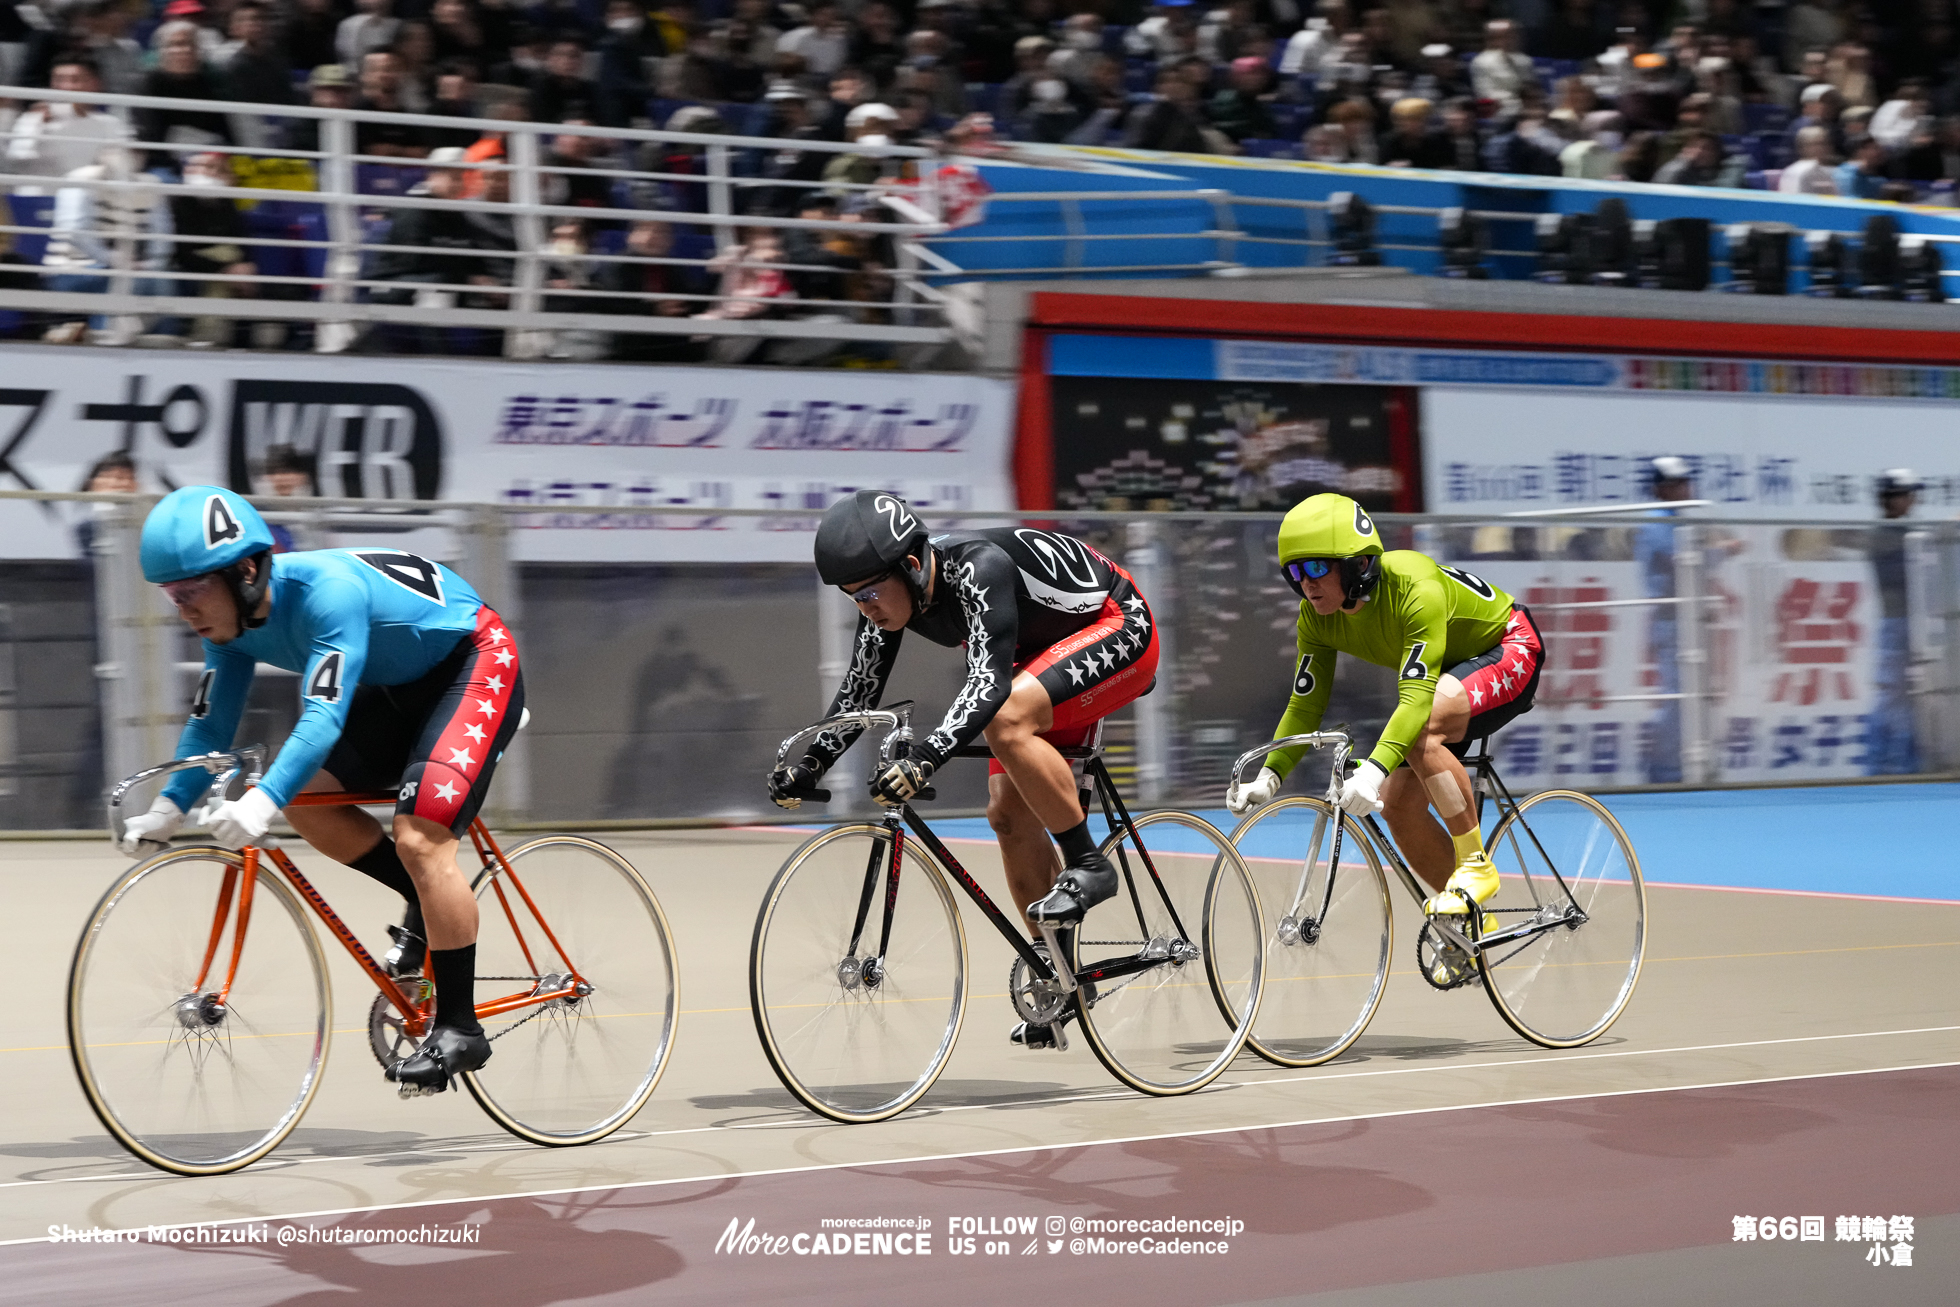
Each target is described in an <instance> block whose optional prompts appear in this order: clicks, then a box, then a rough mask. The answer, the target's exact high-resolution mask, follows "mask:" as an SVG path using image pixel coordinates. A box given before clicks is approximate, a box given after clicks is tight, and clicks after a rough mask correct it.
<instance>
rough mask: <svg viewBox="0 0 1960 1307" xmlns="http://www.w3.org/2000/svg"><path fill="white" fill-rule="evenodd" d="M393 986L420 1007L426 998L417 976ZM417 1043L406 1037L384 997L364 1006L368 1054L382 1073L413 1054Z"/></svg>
mask: <svg viewBox="0 0 1960 1307" xmlns="http://www.w3.org/2000/svg"><path fill="white" fill-rule="evenodd" d="M395 983H396V984H397V985H399V986H400V987H401V990H402V993H404V994H405V995H407V996H408V997H409V998H410V999H411V1000H413V1001H414V1002H417V1003H421V1002H424V1001H426V1000H427V998H428V997H429V982H428V981H427V980H425V979H423V978H422V977H420V976H414V977H409V976H402V977H398V978H397V979H396V980H395ZM421 1042H422V1041H421V1040H419V1039H416V1038H415V1037H413V1036H412V1035H410V1034H409V1033H408V1029H407V1025H406V1023H405V1022H404V1021H403V1020H402V1014H401V1013H400V1012H398V1011H396V1010H395V1005H394V1004H393V1003H390V1002H389V1001H388V996H387V995H386V994H376V995H375V996H374V1002H373V1003H371V1004H369V1005H368V1051H369V1052H371V1053H373V1054H374V1060H375V1061H377V1062H379V1063H380V1064H381V1069H382V1070H383V1071H386V1070H387V1069H388V1068H389V1067H391V1066H393V1065H394V1064H395V1063H397V1062H399V1061H401V1060H402V1059H403V1058H405V1057H407V1056H409V1055H410V1054H412V1053H413V1052H415V1050H416V1049H417V1048H418V1047H419V1046H420V1045H421Z"/></svg>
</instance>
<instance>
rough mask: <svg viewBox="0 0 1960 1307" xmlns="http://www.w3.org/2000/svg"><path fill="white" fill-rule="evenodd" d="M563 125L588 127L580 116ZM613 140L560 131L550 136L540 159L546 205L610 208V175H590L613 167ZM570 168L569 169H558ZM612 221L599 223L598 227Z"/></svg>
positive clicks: (602, 226)
mask: <svg viewBox="0 0 1960 1307" xmlns="http://www.w3.org/2000/svg"><path fill="white" fill-rule="evenodd" d="M565 125H566V126H567V127H590V126H591V125H592V124H591V123H590V122H589V121H587V120H585V119H580V118H568V119H566V120H565ZM612 147H613V143H612V142H611V141H609V140H607V139H606V138H605V137H603V136H587V135H586V134H585V133H583V132H560V133H558V135H556V136H554V137H552V138H551V150H550V152H549V153H548V154H546V156H545V158H544V160H543V170H544V176H543V178H542V181H541V189H542V191H543V195H544V202H545V203H546V204H561V205H564V206H566V207H568V208H579V209H610V208H612V207H613V193H612V188H613V184H612V178H610V177H601V176H595V175H593V174H594V173H596V172H599V171H603V170H605V169H608V168H612V167H615V166H617V165H616V162H615V161H614V159H613V158H612ZM563 169H571V170H572V171H570V172H566V171H561V170H563ZM611 225H612V224H608V223H600V224H598V227H599V228H602V229H603V228H605V227H608V226H611Z"/></svg>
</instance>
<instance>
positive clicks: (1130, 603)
mask: <svg viewBox="0 0 1960 1307" xmlns="http://www.w3.org/2000/svg"><path fill="white" fill-rule="evenodd" d="M816 557H817V570H818V573H819V574H820V575H821V576H822V577H823V580H824V582H825V583H826V584H829V585H836V586H838V587H840V588H841V589H843V591H844V592H845V593H846V594H848V595H850V596H851V598H852V599H853V600H854V601H855V602H856V603H857V605H858V626H857V635H856V638H855V640H854V642H853V645H852V653H851V664H850V668H849V670H848V671H847V672H846V673H845V675H844V681H843V684H842V685H840V686H839V687H838V689H837V695H836V697H835V698H834V699H833V700H832V701H831V705H830V712H831V713H833V714H834V713H840V712H850V711H853V710H862V709H866V708H875V707H877V705H878V701H879V699H880V697H881V696H882V695H883V694H884V689H885V682H886V680H887V678H888V677H889V676H890V674H891V668H892V664H893V662H894V661H895V660H896V658H897V657H898V646H899V642H900V640H901V639H902V638H903V636H904V633H905V632H906V631H908V630H910V631H917V632H918V633H919V634H920V635H922V636H924V637H925V638H926V639H928V640H931V641H932V642H933V643H934V644H940V645H945V646H947V647H949V648H953V647H964V649H965V657H966V683H965V684H964V685H963V686H962V687H961V689H960V692H959V694H958V695H957V696H956V697H955V698H954V700H953V704H952V706H951V707H950V708H949V709H947V712H946V716H945V718H944V720H942V721H941V722H940V723H939V725H938V726H937V727H935V728H934V729H933V730H932V731H931V732H930V733H929V734H927V735H926V736H925V737H924V738H923V739H921V740H918V741H916V742H914V744H913V745H912V748H911V751H910V754H909V756H907V757H904V758H900V759H898V760H896V761H895V762H893V763H892V764H891V765H890V766H889V767H887V768H885V769H884V770H883V771H882V772H880V773H879V774H878V775H877V776H875V777H873V778H872V782H871V795H872V797H873V798H875V799H877V800H878V801H879V802H880V803H884V804H887V805H891V804H897V803H903V802H905V801H906V800H908V799H910V798H911V797H912V796H913V795H915V794H917V793H918V792H919V791H920V790H921V789H923V788H924V787H925V785H926V783H927V781H928V780H929V779H930V778H931V776H932V774H933V772H934V771H936V770H937V769H938V768H939V767H941V766H943V765H944V764H945V762H946V760H947V759H948V758H950V757H952V756H953V754H954V753H955V752H956V751H957V750H959V749H961V748H964V747H966V746H967V745H970V744H971V743H973V741H974V740H975V739H976V738H978V737H981V736H984V737H985V738H986V741H987V745H988V747H989V748H990V749H991V750H992V751H993V755H994V760H993V763H992V765H991V768H990V773H991V774H990V775H989V777H988V786H987V820H988V823H989V824H990V825H991V826H992V827H993V829H994V833H995V835H996V836H997V837H998V838H999V840H1000V847H1001V860H1002V862H1003V863H1004V864H1005V865H1006V869H1007V888H1008V893H1009V894H1010V895H1011V896H1012V897H1013V899H1014V904H1015V907H1016V908H1018V909H1019V910H1020V911H1021V912H1022V913H1023V914H1024V915H1025V916H1026V918H1027V919H1028V920H1029V921H1030V922H1031V923H1034V924H1040V923H1050V924H1054V925H1057V926H1065V927H1066V926H1073V925H1074V924H1075V923H1077V922H1080V921H1081V920H1082V915H1083V913H1085V912H1086V911H1088V909H1089V908H1091V907H1093V906H1095V905H1096V904H1097V903H1100V902H1102V901H1103V900H1104V899H1107V898H1108V897H1109V896H1110V895H1112V894H1114V893H1115V892H1116V871H1115V869H1114V868H1113V867H1111V866H1110V864H1109V862H1108V860H1107V859H1106V858H1104V857H1103V856H1102V855H1101V854H1100V853H1098V852H1097V850H1096V845H1095V840H1094V838H1093V837H1092V836H1091V834H1090V832H1089V823H1088V819H1087V817H1086V816H1085V814H1084V813H1083V811H1082V803H1081V798H1080V795H1079V792H1078V790H1077V787H1076V781H1075V776H1074V773H1073V771H1072V770H1071V768H1070V766H1069V763H1068V762H1067V760H1065V759H1064V758H1063V757H1062V756H1061V754H1060V753H1058V752H1056V747H1057V746H1061V747H1069V746H1072V745H1076V744H1079V743H1081V742H1083V741H1084V740H1086V739H1087V738H1088V736H1089V735H1090V733H1091V731H1092V730H1093V729H1094V727H1095V724H1096V722H1098V721H1099V720H1101V719H1102V718H1103V717H1106V716H1108V715H1109V714H1110V713H1112V712H1114V711H1115V710H1116V709H1118V708H1120V707H1122V706H1123V705H1124V704H1126V703H1129V702H1130V701H1131V700H1133V699H1136V698H1139V697H1140V696H1142V695H1143V694H1145V693H1147V692H1148V691H1149V689H1150V687H1151V686H1152V685H1153V684H1155V680H1156V673H1157V650H1158V645H1157V630H1156V625H1155V622H1154V621H1153V620H1152V618H1151V615H1150V606H1149V604H1148V603H1147V602H1146V601H1145V600H1144V597H1143V596H1142V594H1140V593H1139V592H1138V591H1137V588H1136V583H1135V582H1134V581H1133V580H1132V579H1131V577H1130V574H1129V573H1128V572H1125V571H1124V570H1123V569H1122V568H1121V567H1119V566H1117V565H1116V564H1115V563H1113V562H1111V561H1110V560H1109V559H1107V558H1105V557H1103V556H1102V555H1101V554H1100V553H1098V552H1096V550H1094V549H1092V548H1090V547H1089V546H1088V545H1086V544H1084V543H1082V542H1081V541H1080V540H1077V539H1075V538H1074V537H1072V536H1065V535H1059V534H1057V533H1055V532H1052V531H1039V530H1036V529H1034V528H1032V527H993V528H988V529H984V530H979V531H953V532H948V533H947V534H944V535H939V536H933V537H930V538H928V536H927V533H926V529H925V527H924V526H923V525H922V524H921V523H920V522H919V520H918V518H917V517H916V516H915V515H914V514H913V512H912V509H911V507H910V506H909V505H908V504H906V502H905V501H904V500H903V499H901V498H899V497H898V496H897V495H894V494H890V493H887V492H884V491H875V490H860V491H858V492H857V493H856V494H855V495H853V496H851V497H850V498H848V499H843V500H839V501H838V502H837V503H836V504H833V505H832V506H831V508H830V511H829V512H827V513H825V514H824V519H823V523H822V525H821V526H820V527H819V528H818V530H817V545H816ZM857 735H858V732H856V731H843V732H836V731H833V732H826V733H825V734H823V735H821V736H819V737H817V739H816V740H815V742H814V743H813V744H812V745H811V748H810V751H809V753H807V754H806V755H805V756H804V757H803V758H802V759H801V760H800V761H799V762H797V763H794V764H791V765H789V766H785V767H779V768H777V769H776V770H775V771H774V772H772V773H771V774H770V777H769V792H770V796H771V797H772V798H774V799H775V800H776V801H777V802H778V803H783V804H785V805H787V804H788V803H789V802H791V801H792V800H793V799H794V798H795V796H796V795H797V794H798V793H799V792H802V791H807V790H808V789H809V788H810V787H811V786H813V785H814V784H815V783H816V781H817V779H818V778H819V777H821V776H822V775H823V774H824V772H825V771H827V770H828V769H829V768H830V766H831V765H832V764H833V763H835V762H836V761H837V759H838V757H839V756H841V755H842V754H843V752H844V750H846V749H848V748H849V747H850V746H851V744H852V743H853V742H854V741H855V740H856V738H857ZM1051 834H1052V835H1053V836H1054V841H1055V844H1059V845H1060V846H1061V852H1062V860H1063V865H1062V866H1061V867H1060V868H1058V867H1057V865H1056V856H1055V847H1054V845H1053V844H1051V843H1050V842H1049V836H1050V835H1051ZM1058 870H1059V875H1058V874H1057V872H1058ZM1013 1037H1014V1039H1015V1042H1017V1043H1023V1044H1026V1045H1028V1046H1029V1047H1048V1046H1052V1045H1053V1044H1054V1043H1055V1042H1056V1041H1055V1039H1054V1037H1053V1033H1052V1031H1050V1030H1049V1029H1048V1028H1046V1027H1034V1028H1028V1027H1026V1026H1025V1025H1023V1026H1017V1027H1016V1028H1015V1031H1014V1036H1013Z"/></svg>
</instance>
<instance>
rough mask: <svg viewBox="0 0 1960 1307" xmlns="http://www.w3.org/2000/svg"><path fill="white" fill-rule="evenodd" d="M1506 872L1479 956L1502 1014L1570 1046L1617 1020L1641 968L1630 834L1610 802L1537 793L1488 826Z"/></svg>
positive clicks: (1542, 1039)
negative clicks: (1608, 807)
mask: <svg viewBox="0 0 1960 1307" xmlns="http://www.w3.org/2000/svg"><path fill="white" fill-rule="evenodd" d="M1490 858H1491V861H1492V862H1494V863H1495V864H1496V865H1497V870H1498V875H1499V876H1500V877H1501V883H1500V886H1499V888H1498V891H1497V895H1496V897H1495V898H1493V899H1492V900H1491V901H1490V902H1489V903H1488V904H1486V905H1485V907H1484V911H1485V913H1486V914H1488V915H1490V916H1494V917H1495V918H1496V920H1495V921H1494V922H1491V923H1490V927H1489V929H1488V930H1486V931H1485V932H1484V933H1485V934H1486V935H1487V936H1489V937H1490V938H1489V940H1488V942H1487V943H1486V945H1485V947H1484V949H1483V950H1482V951H1481V952H1480V953H1479V954H1478V958H1477V963H1478V967H1479V969H1480V970H1481V971H1482V973H1483V977H1484V987H1485V988H1486V989H1487V990H1489V991H1490V1000H1491V1002H1492V1003H1494V1004H1496V1005H1497V1013H1498V1015H1499V1016H1501V1017H1503V1018H1504V1020H1505V1021H1506V1022H1507V1023H1508V1024H1509V1025H1510V1027H1511V1029H1513V1030H1515V1031H1517V1032H1518V1033H1519V1034H1520V1035H1523V1036H1524V1037H1525V1038H1526V1039H1529V1040H1530V1041H1532V1042H1533V1043H1534V1044H1542V1045H1543V1046H1545V1047H1546V1048H1576V1047H1578V1046H1579V1045H1580V1044H1584V1043H1588V1042H1590V1041H1592V1040H1594V1039H1597V1038H1599V1036H1600V1035H1602V1034H1604V1033H1605V1032H1606V1028H1607V1027H1608V1026H1610V1025H1612V1024H1613V1022H1614V1021H1616V1020H1618V1018H1619V1015H1620V1013H1621V1012H1623V1011H1625V1010H1626V1005H1627V1002H1628V1000H1629V999H1631V998H1632V997H1633V987H1634V984H1635V983H1636V982H1637V981H1638V980H1639V979H1640V960H1641V958H1642V956H1643V955H1644V954H1645V952H1646V943H1647V935H1646V927H1647V893H1646V889H1645V887H1644V885H1643V884H1642V882H1641V879H1640V861H1639V859H1638V858H1636V857H1635V856H1634V852H1633V843H1632V841H1630V840H1628V839H1627V835H1626V832H1625V831H1624V830H1621V829H1620V823H1619V822H1617V821H1615V820H1614V819H1613V814H1612V813H1610V812H1608V811H1607V810H1606V807H1605V805H1603V804H1601V803H1600V802H1599V801H1598V800H1597V799H1594V798H1592V797H1591V796H1589V795H1585V794H1579V793H1576V792H1574V791H1572V790H1546V791H1545V792H1544V793H1542V794H1534V795H1532V796H1531V797H1530V798H1528V799H1526V800H1525V801H1524V802H1523V803H1520V804H1519V805H1518V806H1517V807H1516V808H1515V809H1513V810H1512V811H1511V812H1509V813H1507V814H1506V815H1505V817H1504V819H1503V820H1502V821H1500V822H1498V823H1497V828H1496V829H1495V830H1494V831H1492V832H1491V837H1490Z"/></svg>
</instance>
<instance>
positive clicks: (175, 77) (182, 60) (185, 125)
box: [136, 22, 232, 172]
mask: <svg viewBox="0 0 1960 1307" xmlns="http://www.w3.org/2000/svg"><path fill="white" fill-rule="evenodd" d="M197 33H198V29H197V27H196V25H194V24H192V23H186V22H169V23H165V24H164V25H163V26H162V27H159V28H158V29H157V31H156V36H155V38H154V39H153V44H154V45H155V46H156V50H157V66H156V67H155V68H154V69H152V70H151V72H150V75H149V76H148V77H147V78H145V79H144V81H143V94H144V95H151V96H157V97H160V98H165V99H172V100H222V99H224V98H225V91H224V87H223V85H222V84H221V83H220V82H219V80H218V76H217V74H216V73H214V72H212V71H211V69H210V68H209V67H207V66H206V65H205V63H204V56H203V54H202V52H201V50H200V47H199V45H198V34H197ZM136 137H137V139H138V140H141V141H150V142H164V143H167V144H172V145H179V144H183V145H218V144H225V145H230V144H231V143H232V136H231V122H230V120H229V117H228V115H226V114H222V113H213V112H211V111H209V110H206V109H168V108H152V109H138V110H137V111H136ZM177 158H178V156H177V153H176V152H175V151H171V150H159V149H152V150H151V151H150V152H149V164H148V165H147V166H148V167H151V168H163V169H166V170H169V171H172V172H174V171H175V170H176V168H177Z"/></svg>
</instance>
